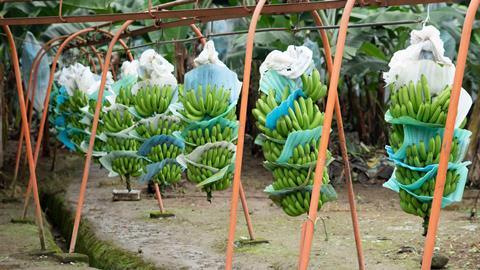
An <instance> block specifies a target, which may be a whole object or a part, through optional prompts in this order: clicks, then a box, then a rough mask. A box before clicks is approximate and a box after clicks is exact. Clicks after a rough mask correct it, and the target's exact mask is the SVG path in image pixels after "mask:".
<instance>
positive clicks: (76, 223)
mask: <svg viewBox="0 0 480 270" xmlns="http://www.w3.org/2000/svg"><path fill="white" fill-rule="evenodd" d="M133 22H134V21H133V20H128V21H126V22H125V23H124V24H123V25H122V26H121V27H120V29H118V31H117V32H116V33H115V35H114V36H113V38H112V41H111V42H110V45H109V46H108V50H107V54H106V56H105V61H104V63H103V67H102V79H101V81H100V88H99V90H98V97H97V100H99V101H101V100H102V99H103V92H104V90H105V84H106V81H107V73H108V68H109V66H110V60H111V58H112V52H113V47H114V46H115V43H116V42H117V41H118V39H119V38H120V35H121V34H122V32H123V31H124V30H125V29H127V27H128V26H129V25H130V24H132V23H133ZM101 109H102V102H97V105H96V107H95V114H94V116H93V123H92V130H91V136H90V141H89V144H88V151H87V153H86V157H85V167H84V169H83V176H82V183H81V185H80V194H79V197H78V202H77V210H76V213H75V221H74V224H73V232H72V238H71V240H70V248H69V252H70V253H72V252H74V250H75V244H76V242H77V234H78V228H79V226H80V218H81V215H82V208H83V203H84V200H85V191H86V189H87V182H88V175H89V173H90V163H91V161H92V152H93V146H94V144H95V137H96V134H97V126H98V119H99V117H100V110H101Z"/></svg>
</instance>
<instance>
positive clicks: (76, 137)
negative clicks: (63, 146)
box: [70, 132, 87, 146]
mask: <svg viewBox="0 0 480 270" xmlns="http://www.w3.org/2000/svg"><path fill="white" fill-rule="evenodd" d="M86 138H87V135H86V134H84V133H81V132H74V133H72V134H71V135H70V140H71V141H72V142H73V143H74V144H76V145H78V146H80V144H81V143H82V142H83V141H84V140H85V139H86Z"/></svg>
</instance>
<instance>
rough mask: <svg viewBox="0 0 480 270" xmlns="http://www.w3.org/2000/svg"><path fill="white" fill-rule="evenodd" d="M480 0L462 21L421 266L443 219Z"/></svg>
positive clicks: (425, 263)
mask: <svg viewBox="0 0 480 270" xmlns="http://www.w3.org/2000/svg"><path fill="white" fill-rule="evenodd" d="M478 5H479V0H472V1H471V2H470V5H469V6H468V11H467V15H466V16H465V21H464V23H463V30H462V38H461V40H460V46H459V49H458V57H457V67H456V70H455V78H454V80H453V87H452V93H451V95H450V105H449V107H448V114H447V122H446V125H445V131H444V133H443V141H442V149H441V151H440V161H439V164H438V171H437V177H436V179H435V191H434V193H433V202H432V209H431V213H430V219H429V223H428V232H427V237H426V239H425V246H424V248H423V259H422V270H430V268H431V264H432V256H433V249H434V248H435V238H436V235H437V228H438V223H439V219H440V208H441V206H442V198H443V190H444V186H445V177H446V175H447V170H448V159H449V157H450V150H451V146H452V139H453V132H454V130H455V120H456V118H457V109H458V101H459V98H460V91H461V88H462V80H463V75H464V72H465V63H466V61H467V54H468V46H469V44H470V37H471V34H472V26H473V23H474V21H475V14H476V13H477V10H478Z"/></svg>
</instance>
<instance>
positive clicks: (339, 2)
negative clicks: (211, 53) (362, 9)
mask: <svg viewBox="0 0 480 270" xmlns="http://www.w3.org/2000/svg"><path fill="white" fill-rule="evenodd" d="M346 2H347V1H346V0H327V1H321V2H310V3H301V4H300V5H299V4H298V3H294V4H275V5H266V6H265V7H264V8H263V10H262V15H265V14H270V15H281V14H286V13H301V12H307V11H312V10H317V9H340V8H343V7H344V6H345V4H346ZM445 2H447V3H449V2H451V1H444V0H388V1H387V0H377V1H376V0H366V1H359V2H357V3H356V6H401V5H416V4H428V3H445ZM162 8H163V7H162ZM254 8H255V6H247V7H245V6H236V7H223V8H203V9H182V10H161V11H152V12H151V14H153V15H154V16H155V17H156V18H157V19H173V18H183V17H205V18H204V20H208V19H209V17H213V18H217V19H218V20H221V17H227V18H240V17H246V16H250V15H251V14H252V12H253V9H254ZM151 19H152V17H151V15H150V14H149V13H148V12H132V13H115V14H97V15H80V16H66V17H62V18H60V17H58V16H43V17H20V18H3V19H0V25H38V24H54V23H85V22H118V21H125V20H151Z"/></svg>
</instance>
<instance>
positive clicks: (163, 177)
mask: <svg viewBox="0 0 480 270" xmlns="http://www.w3.org/2000/svg"><path fill="white" fill-rule="evenodd" d="M181 176H182V169H181V168H180V166H178V165H177V164H171V163H170V164H165V166H163V168H162V169H161V170H160V171H159V172H158V174H157V175H156V176H155V178H154V181H155V180H156V181H157V182H158V183H159V184H174V183H178V182H179V181H180V178H181Z"/></svg>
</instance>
